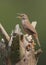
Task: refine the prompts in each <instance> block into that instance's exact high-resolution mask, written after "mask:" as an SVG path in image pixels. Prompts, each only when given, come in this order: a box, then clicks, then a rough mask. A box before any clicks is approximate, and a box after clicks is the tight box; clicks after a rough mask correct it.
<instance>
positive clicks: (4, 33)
mask: <svg viewBox="0 0 46 65" xmlns="http://www.w3.org/2000/svg"><path fill="white" fill-rule="evenodd" d="M0 32H1V33H2V34H3V35H4V37H5V38H6V40H7V41H9V40H10V36H9V35H8V33H7V32H6V30H5V29H4V27H3V26H2V24H1V23H0Z"/></svg>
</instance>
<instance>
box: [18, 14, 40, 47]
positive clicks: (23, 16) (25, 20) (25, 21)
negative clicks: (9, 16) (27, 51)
mask: <svg viewBox="0 0 46 65" xmlns="http://www.w3.org/2000/svg"><path fill="white" fill-rule="evenodd" d="M18 15H19V16H18V17H17V18H20V19H21V20H22V21H21V22H22V26H23V29H24V30H25V31H26V33H28V34H29V35H30V34H32V35H33V36H34V37H35V39H36V40H37V43H38V45H39V46H40V42H39V39H38V34H37V31H36V29H35V28H34V27H33V26H32V25H31V23H30V21H29V19H28V16H27V15H26V14H18Z"/></svg>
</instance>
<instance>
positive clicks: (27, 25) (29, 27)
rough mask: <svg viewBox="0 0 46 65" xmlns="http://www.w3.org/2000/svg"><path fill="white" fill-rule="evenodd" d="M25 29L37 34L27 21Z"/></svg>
mask: <svg viewBox="0 0 46 65" xmlns="http://www.w3.org/2000/svg"><path fill="white" fill-rule="evenodd" d="M25 27H26V29H28V30H30V31H31V32H33V33H37V32H36V29H35V28H34V27H33V26H32V24H31V23H30V22H29V21H27V22H26V23H25Z"/></svg>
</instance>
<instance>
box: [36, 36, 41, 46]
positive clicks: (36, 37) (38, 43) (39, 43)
mask: <svg viewBox="0 0 46 65" xmlns="http://www.w3.org/2000/svg"><path fill="white" fill-rule="evenodd" d="M36 40H37V43H38V45H39V47H40V46H41V45H40V41H39V38H38V37H36Z"/></svg>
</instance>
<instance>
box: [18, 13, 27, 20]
mask: <svg viewBox="0 0 46 65" xmlns="http://www.w3.org/2000/svg"><path fill="white" fill-rule="evenodd" d="M17 14H18V16H17V18H19V19H24V20H25V19H28V16H27V15H26V14H19V13H17Z"/></svg>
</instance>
